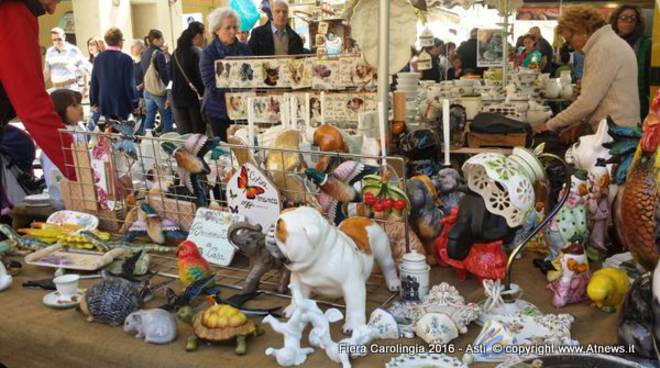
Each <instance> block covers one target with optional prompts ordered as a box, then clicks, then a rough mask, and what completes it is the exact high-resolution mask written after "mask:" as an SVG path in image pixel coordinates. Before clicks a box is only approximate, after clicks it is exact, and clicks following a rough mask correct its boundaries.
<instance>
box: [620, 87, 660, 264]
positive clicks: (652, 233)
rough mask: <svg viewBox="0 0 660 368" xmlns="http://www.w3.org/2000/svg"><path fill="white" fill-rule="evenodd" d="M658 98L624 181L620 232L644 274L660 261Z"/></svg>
mask: <svg viewBox="0 0 660 368" xmlns="http://www.w3.org/2000/svg"><path fill="white" fill-rule="evenodd" d="M659 148H660V94H658V95H657V96H656V98H655V100H654V101H653V104H652V106H651V111H650V112H649V115H648V116H647V117H646V119H645V120H644V126H643V133H642V137H641V141H640V144H639V146H638V147H637V150H636V152H635V155H634V157H633V160H632V163H631V164H630V169H629V171H628V175H627V177H626V187H625V189H624V191H623V197H622V200H621V218H620V220H621V224H622V226H621V231H622V235H623V238H624V241H625V243H626V245H627V246H628V248H629V249H630V252H631V253H632V255H633V257H634V258H635V259H636V260H637V261H638V262H639V263H640V264H641V265H642V266H644V268H646V269H647V270H653V269H654V268H655V266H656V264H657V263H658V259H659V258H660V242H659V241H658V240H659V238H660V231H658V229H659V228H660V227H659V225H658V223H659V222H660V211H658V206H659V203H660V200H659V199H660V196H659V195H660V192H658V186H659V185H660V149H659Z"/></svg>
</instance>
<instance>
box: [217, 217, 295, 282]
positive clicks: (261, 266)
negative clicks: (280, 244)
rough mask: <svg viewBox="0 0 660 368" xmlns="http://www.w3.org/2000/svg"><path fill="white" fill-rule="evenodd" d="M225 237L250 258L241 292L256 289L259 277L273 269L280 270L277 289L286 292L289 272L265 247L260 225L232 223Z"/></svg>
mask: <svg viewBox="0 0 660 368" xmlns="http://www.w3.org/2000/svg"><path fill="white" fill-rule="evenodd" d="M227 239H229V242H230V243H231V244H233V245H234V246H236V247H237V248H238V250H239V251H240V252H241V253H243V254H244V255H245V256H247V257H248V258H249V259H250V273H249V274H248V276H247V278H246V280H245V287H243V290H241V294H249V293H252V292H255V291H257V288H258V287H259V280H260V279H261V277H262V276H263V275H264V274H266V272H268V271H270V270H273V269H276V270H279V271H280V280H279V285H278V287H277V291H278V292H280V293H285V292H286V290H287V288H288V285H289V275H290V272H289V270H287V269H286V267H284V265H283V264H282V262H281V261H280V260H278V259H276V258H275V257H273V256H272V255H271V254H270V253H269V252H268V250H267V249H266V235H265V234H264V233H263V232H262V229H261V225H252V224H250V223H248V222H244V221H243V222H237V223H235V224H232V225H231V226H230V227H229V229H228V230H227Z"/></svg>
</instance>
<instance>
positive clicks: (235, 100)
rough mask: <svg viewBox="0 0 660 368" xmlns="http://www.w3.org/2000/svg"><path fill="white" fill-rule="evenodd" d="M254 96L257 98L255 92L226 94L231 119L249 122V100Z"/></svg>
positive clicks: (226, 104) (228, 113)
mask: <svg viewBox="0 0 660 368" xmlns="http://www.w3.org/2000/svg"><path fill="white" fill-rule="evenodd" d="M254 96H256V94H255V93H254V92H231V93H225V106H226V107H227V116H228V117H229V119H231V120H247V100H248V98H249V97H254Z"/></svg>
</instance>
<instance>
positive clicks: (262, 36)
mask: <svg viewBox="0 0 660 368" xmlns="http://www.w3.org/2000/svg"><path fill="white" fill-rule="evenodd" d="M271 11H272V13H273V20H272V21H270V22H268V23H266V24H264V25H263V26H261V27H257V28H255V29H253V30H252V35H251V36H250V41H249V43H248V45H249V46H250V49H251V50H252V54H254V55H256V56H270V55H299V54H302V53H303V41H302V38H300V36H298V34H297V33H296V32H295V31H294V30H293V29H292V28H291V27H290V26H289V4H288V3H287V2H286V1H285V0H272V1H271Z"/></svg>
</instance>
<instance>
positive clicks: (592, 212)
mask: <svg viewBox="0 0 660 368" xmlns="http://www.w3.org/2000/svg"><path fill="white" fill-rule="evenodd" d="M609 186H610V174H609V172H608V170H607V167H605V160H603V159H598V162H597V163H596V166H595V167H594V168H593V169H592V170H591V171H590V172H589V195H588V197H587V202H586V205H587V212H588V224H589V251H588V253H589V255H590V256H592V257H590V258H595V257H598V256H601V257H598V258H602V255H603V254H605V253H606V252H607V245H606V243H605V242H606V237H607V223H608V221H609V219H610V205H609V201H608V196H609Z"/></svg>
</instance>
